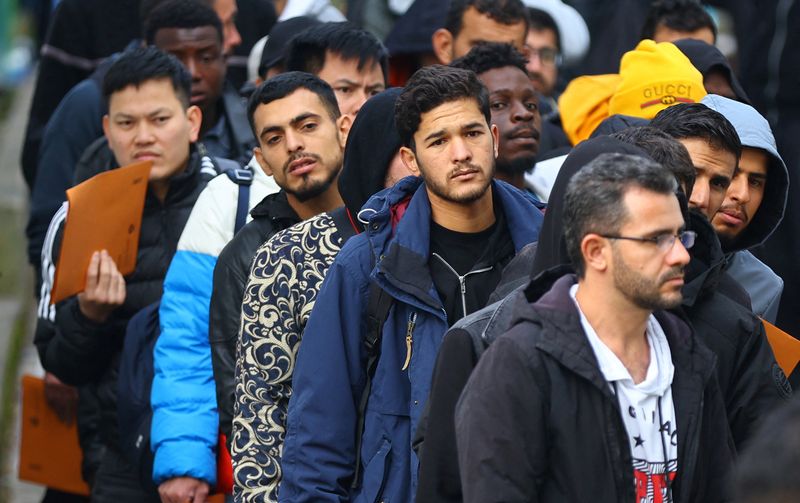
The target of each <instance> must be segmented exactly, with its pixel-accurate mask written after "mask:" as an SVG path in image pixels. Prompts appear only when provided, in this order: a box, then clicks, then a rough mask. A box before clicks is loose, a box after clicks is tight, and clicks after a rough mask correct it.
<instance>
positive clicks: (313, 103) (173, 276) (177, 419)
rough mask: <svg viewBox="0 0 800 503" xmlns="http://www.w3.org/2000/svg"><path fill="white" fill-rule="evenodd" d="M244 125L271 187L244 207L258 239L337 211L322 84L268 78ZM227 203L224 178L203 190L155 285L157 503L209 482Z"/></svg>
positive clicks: (293, 76)
mask: <svg viewBox="0 0 800 503" xmlns="http://www.w3.org/2000/svg"><path fill="white" fill-rule="evenodd" d="M248 117H249V120H250V124H251V128H252V130H253V135H254V136H255V137H256V138H258V143H259V147H257V148H256V149H255V150H254V153H255V158H256V160H257V162H258V164H259V167H260V168H261V169H260V170H258V171H255V173H254V179H256V177H261V178H263V177H265V176H271V177H273V179H274V180H275V182H276V183H277V184H278V186H280V187H281V191H280V192H277V193H273V194H269V195H266V196H265V197H263V199H262V200H261V202H259V203H258V206H255V202H256V201H258V199H255V201H253V202H251V204H250V206H251V207H252V206H255V207H253V208H252V209H253V212H254V213H255V214H256V215H257V216H258V219H259V220H261V223H260V224H259V225H260V226H261V227H262V228H261V230H262V232H263V237H264V239H267V238H269V237H270V236H272V235H273V234H275V233H277V232H279V231H281V230H283V229H286V228H288V227H290V226H292V225H294V224H296V223H297V222H299V221H301V220H304V219H307V218H310V217H312V216H314V215H316V214H318V213H321V212H323V211H328V210H331V209H333V208H335V207H337V206H339V205H340V204H341V198H340V197H339V191H338V189H337V186H336V183H335V182H336V179H337V177H338V175H339V171H340V170H341V167H342V155H343V149H344V141H345V138H346V133H347V129H348V128H349V125H350V118H349V116H344V115H341V114H340V112H339V107H338V105H337V101H336V97H335V95H334V92H333V90H332V89H331V87H330V86H329V85H328V84H326V83H325V82H324V81H322V80H321V79H319V78H318V77H316V76H313V75H311V74H307V73H302V72H289V73H285V74H281V75H278V76H276V77H273V78H271V79H269V80H267V81H265V82H264V83H263V84H262V85H261V86H260V87H258V88H257V89H256V91H255V92H254V93H253V95H252V96H251V98H250V102H249V104H248ZM262 170H263V172H262ZM236 194H237V190H236V186H235V185H234V184H233V183H231V182H230V180H229V179H228V178H227V177H218V178H216V179H215V180H213V181H212V182H211V183H210V184H209V187H208V190H206V191H204V192H203V193H202V194H201V195H200V198H199V199H198V201H197V204H196V205H195V208H194V209H193V211H192V214H191V216H190V217H189V221H188V222H187V224H186V229H185V231H184V232H183V234H182V235H181V239H180V241H179V242H178V251H177V253H176V254H175V258H174V259H173V260H172V263H171V264H170V267H169V271H168V273H167V277H166V279H165V282H164V296H163V299H162V302H161V306H160V310H159V316H160V323H161V335H160V336H159V338H158V341H157V342H156V346H155V350H154V353H153V364H154V377H153V387H152V393H151V404H152V408H153V425H152V429H151V435H152V446H153V452H154V454H155V459H154V463H153V479H154V481H155V482H156V483H157V484H159V492H160V494H161V496H162V498H163V499H164V501H185V499H186V498H188V497H190V496H192V495H194V496H195V497H197V495H198V494H200V495H203V494H207V493H208V490H209V487H210V486H214V484H215V483H216V474H217V466H216V458H215V452H216V447H217V438H218V431H219V419H218V413H217V402H216V397H215V393H214V375H213V371H212V366H211V350H210V346H209V339H208V333H209V332H208V331H209V329H208V323H209V322H208V320H209V301H210V297H211V294H212V284H213V281H212V279H213V270H214V267H215V264H216V260H217V256H218V255H219V253H220V251H221V250H222V248H223V247H224V246H225V244H226V243H227V242H228V241H230V240H231V238H232V237H233V231H234V221H235V217H236V213H237V211H240V210H242V209H244V210H246V209H247V207H245V208H240V207H239V206H238V205H237V204H236ZM251 199H252V198H251ZM239 204H242V203H239ZM245 204H246V203H245ZM256 208H258V210H256ZM265 222H266V223H265ZM246 227H247V226H245V228H246ZM225 295H227V296H230V297H231V298H233V297H235V295H236V294H235V292H232V291H227V292H225Z"/></svg>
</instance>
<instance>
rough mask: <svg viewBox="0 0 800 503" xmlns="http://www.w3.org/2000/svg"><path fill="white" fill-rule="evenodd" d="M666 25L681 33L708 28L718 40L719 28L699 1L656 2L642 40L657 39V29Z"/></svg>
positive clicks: (665, 0)
mask: <svg viewBox="0 0 800 503" xmlns="http://www.w3.org/2000/svg"><path fill="white" fill-rule="evenodd" d="M660 25H664V26H666V27H667V28H669V29H671V30H675V31H681V32H692V31H697V30H700V29H702V28H708V29H710V30H711V33H713V34H714V40H715V41H716V40H717V26H716V25H715V24H714V20H713V19H711V16H710V15H709V14H708V12H706V10H705V9H704V8H703V6H702V5H701V4H700V2H698V1H697V0H656V1H655V2H653V4H652V5H651V6H650V10H649V11H648V12H647V18H645V21H644V26H643V27H642V39H645V38H649V39H652V38H654V37H655V34H656V29H657V28H658V27H659V26H660Z"/></svg>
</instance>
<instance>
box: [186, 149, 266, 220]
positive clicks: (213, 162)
mask: <svg viewBox="0 0 800 503" xmlns="http://www.w3.org/2000/svg"><path fill="white" fill-rule="evenodd" d="M198 150H199V151H200V153H201V155H202V158H201V161H200V165H201V172H202V173H209V172H211V173H214V174H215V176H216V175H221V174H222V173H225V175H226V176H227V177H228V179H229V180H230V181H232V182H233V183H235V184H236V185H238V186H239V198H238V200H237V202H236V219H235V220H234V225H233V233H234V234H236V233H237V232H239V229H241V228H242V227H244V224H245V222H246V221H247V210H248V209H249V208H250V185H252V184H253V170H252V169H250V168H249V167H247V166H245V167H242V166H241V165H240V164H239V163H238V162H236V161H232V160H230V159H225V158H222V157H214V156H212V155H209V154H208V151H207V150H206V148H205V146H204V145H203V144H202V143H198Z"/></svg>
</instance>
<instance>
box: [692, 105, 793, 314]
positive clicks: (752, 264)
mask: <svg viewBox="0 0 800 503" xmlns="http://www.w3.org/2000/svg"><path fill="white" fill-rule="evenodd" d="M702 103H703V104H704V105H706V106H707V107H708V108H710V109H712V110H716V111H717V112H719V113H721V114H722V115H724V116H725V118H726V119H728V121H730V123H731V124H733V127H734V129H736V133H737V134H738V135H739V140H741V142H742V157H741V158H740V159H739V164H738V165H737V167H736V170H735V171H734V173H733V178H732V179H731V184H730V185H729V186H728V190H727V192H726V193H725V200H724V201H723V203H722V206H721V207H720V209H719V211H717V213H716V215H714V218H713V219H712V221H711V223H712V224H713V225H714V230H716V231H717V236H718V237H719V241H720V243H721V244H722V250H723V251H724V252H725V253H726V254H727V255H728V261H727V266H726V268H725V270H726V271H727V272H728V274H730V275H731V277H733V279H735V280H736V281H738V282H739V284H740V285H742V287H744V289H745V290H747V293H748V294H749V295H750V302H751V303H752V306H753V312H754V313H755V314H757V315H758V316H759V317H761V318H763V319H765V320H767V321H769V322H771V323H775V320H776V318H777V317H778V305H779V304H780V300H781V293H782V292H783V280H782V279H781V278H780V276H778V275H777V274H775V273H774V272H773V271H772V269H770V267H769V266H767V265H766V264H764V263H763V262H761V261H760V260H759V259H757V258H756V257H755V256H754V255H753V254H752V253H750V252H749V251H748V250H749V249H751V248H755V247H757V246H759V245H761V244H763V243H764V241H766V240H767V238H769V236H770V235H771V234H772V232H773V231H774V230H775V229H776V228H777V227H778V224H779V223H780V222H781V220H782V219H783V211H784V208H785V207H786V196H787V193H788V191H789V175H788V172H787V171H786V164H784V162H783V159H781V156H780V154H778V149H777V146H776V145H775V137H774V136H773V135H772V129H770V127H769V123H768V122H767V119H765V118H764V117H763V116H762V115H761V114H759V113H758V112H757V111H756V109H755V108H753V107H751V106H750V105H746V104H744V103H740V102H738V101H734V100H731V99H728V98H724V97H722V96H717V95H714V94H709V95H708V96H706V97H705V98H703V101H702Z"/></svg>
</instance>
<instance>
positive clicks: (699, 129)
mask: <svg viewBox="0 0 800 503" xmlns="http://www.w3.org/2000/svg"><path fill="white" fill-rule="evenodd" d="M650 125H651V126H653V127H654V128H657V129H660V130H662V131H664V132H665V133H667V134H668V135H670V136H672V137H673V138H675V139H678V140H682V139H686V138H700V139H703V140H705V141H706V142H707V143H708V144H709V145H710V146H711V147H712V148H714V149H715V150H723V151H725V152H730V153H731V154H733V155H735V156H736V158H737V159H739V158H740V157H741V156H742V143H741V141H740V140H739V135H738V134H736V129H734V127H733V124H731V123H730V121H728V119H726V118H725V116H724V115H722V114H721V113H719V112H717V111H716V110H712V109H710V108H708V107H707V106H705V105H704V104H702V103H678V104H677V105H672V106H670V107H667V108H665V109H664V110H662V111H660V112H658V114H657V115H656V116H655V118H653V120H652V121H650Z"/></svg>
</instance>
